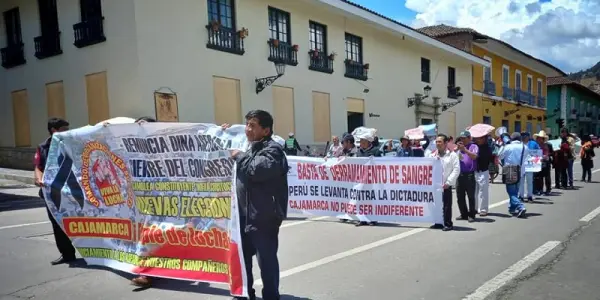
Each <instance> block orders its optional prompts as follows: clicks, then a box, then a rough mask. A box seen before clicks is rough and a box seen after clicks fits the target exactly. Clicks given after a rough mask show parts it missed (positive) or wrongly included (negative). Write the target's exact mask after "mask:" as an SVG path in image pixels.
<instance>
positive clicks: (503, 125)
mask: <svg viewBox="0 0 600 300" xmlns="http://www.w3.org/2000/svg"><path fill="white" fill-rule="evenodd" d="M502 127H504V128H506V130H507V131H508V132H510V126H509V123H508V120H502Z"/></svg>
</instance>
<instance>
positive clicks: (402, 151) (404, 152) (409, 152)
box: [396, 135, 414, 157]
mask: <svg viewBox="0 0 600 300" xmlns="http://www.w3.org/2000/svg"><path fill="white" fill-rule="evenodd" d="M413 156H414V153H413V149H412V147H411V146H410V139H409V138H408V136H406V135H405V136H403V137H401V138H400V147H398V151H397V152H396V157H413Z"/></svg>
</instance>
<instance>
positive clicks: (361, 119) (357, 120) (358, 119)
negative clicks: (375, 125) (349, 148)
mask: <svg viewBox="0 0 600 300" xmlns="http://www.w3.org/2000/svg"><path fill="white" fill-rule="evenodd" d="M361 126H365V114H363V113H359V112H352V111H349V112H348V132H352V131H354V129H356V128H358V127H361Z"/></svg>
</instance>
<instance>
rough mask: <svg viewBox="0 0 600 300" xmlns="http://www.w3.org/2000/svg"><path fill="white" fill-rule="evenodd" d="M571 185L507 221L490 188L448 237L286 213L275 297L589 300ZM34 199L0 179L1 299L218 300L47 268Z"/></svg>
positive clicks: (596, 189) (584, 236)
mask: <svg viewBox="0 0 600 300" xmlns="http://www.w3.org/2000/svg"><path fill="white" fill-rule="evenodd" d="M598 171H600V169H598V170H596V171H595V174H594V176H595V177H596V178H600V173H598ZM576 172H577V174H576V178H579V176H580V172H581V170H580V166H579V163H576ZM575 185H576V186H578V189H577V190H570V191H563V190H560V191H556V193H555V194H554V195H552V196H550V197H543V198H542V199H538V200H536V203H530V204H527V209H528V213H527V218H526V219H517V218H513V217H511V216H509V215H508V214H507V200H506V198H507V196H506V193H505V191H504V186H503V185H501V184H494V185H492V187H491V206H492V207H493V208H492V210H491V213H490V214H489V216H488V217H486V218H480V219H479V221H478V222H475V223H467V222H463V221H459V222H455V229H456V230H455V231H451V232H442V231H439V230H431V229H429V225H430V224H381V225H380V226H376V227H370V226H365V227H354V226H352V225H349V224H343V223H338V222H336V221H335V220H332V219H323V218H317V219H316V220H314V219H313V220H305V219H304V218H302V217H300V216H295V217H293V218H291V219H290V220H288V221H286V222H284V225H283V228H282V230H281V233H280V245H281V246H280V251H279V253H280V263H281V270H282V273H281V277H282V279H281V292H282V294H283V297H282V299H297V300H301V299H318V300H323V299H332V300H335V299H409V300H419V299H432V300H445V299H449V300H456V299H471V300H475V299H524V300H536V299H540V300H542V299H543V300H552V299H578V300H587V299H590V300H593V299H600V284H598V280H597V278H598V277H597V275H598V274H599V272H600V251H598V249H599V248H600V247H599V246H600V241H599V240H598V238H597V237H598V236H599V234H600V220H597V219H598V218H595V219H594V217H595V216H596V215H597V214H598V213H600V209H598V207H599V206H600V197H599V196H598V195H600V184H598V183H596V182H592V183H582V182H576V184H575ZM36 195H37V189H36V188H34V187H32V186H28V185H23V184H20V183H18V182H14V181H10V180H1V181H0V299H2V300H5V299H6V300H9V299H44V300H54V299H56V300H59V299H60V300H62V299H89V300H101V299H111V300H118V299H124V300H125V299H126V300H137V299H139V300H142V299H143V300H152V299H194V300H198V299H229V296H228V292H227V287H225V286H223V285H212V284H210V285H209V284H204V283H189V282H183V281H174V280H160V281H158V282H157V283H156V286H155V287H154V288H151V289H145V290H138V289H136V288H135V287H133V286H131V285H130V284H129V279H130V278H131V275H128V274H123V273H118V272H114V271H110V270H104V269H98V268H91V267H87V266H85V264H84V263H81V262H80V263H78V264H76V265H73V266H67V265H60V266H50V263H49V262H50V261H51V260H53V259H55V258H57V256H58V254H57V250H56V248H55V246H54V244H53V243H54V241H53V237H52V235H51V227H50V224H49V223H48V221H47V216H46V212H45V209H44V207H43V203H42V202H41V200H39V199H38V198H36ZM454 208H455V216H456V215H457V212H456V211H457V208H456V205H454ZM258 274H259V273H258V267H256V266H255V278H260V276H259V275H258ZM259 294H260V293H259Z"/></svg>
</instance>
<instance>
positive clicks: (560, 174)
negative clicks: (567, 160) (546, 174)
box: [554, 168, 568, 189]
mask: <svg viewBox="0 0 600 300" xmlns="http://www.w3.org/2000/svg"><path fill="white" fill-rule="evenodd" d="M567 181H568V176H567V168H554V182H555V183H554V185H555V186H556V188H557V189H559V188H561V187H563V188H566V187H567Z"/></svg>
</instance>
